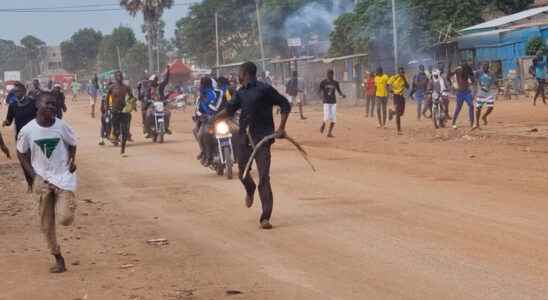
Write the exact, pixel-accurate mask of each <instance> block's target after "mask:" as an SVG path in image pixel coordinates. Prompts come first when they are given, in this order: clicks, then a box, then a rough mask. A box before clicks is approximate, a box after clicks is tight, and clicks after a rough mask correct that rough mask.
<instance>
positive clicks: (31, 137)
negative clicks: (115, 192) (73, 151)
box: [17, 119, 77, 192]
mask: <svg viewBox="0 0 548 300" xmlns="http://www.w3.org/2000/svg"><path fill="white" fill-rule="evenodd" d="M68 146H76V135H75V133H74V130H72V128H71V127H70V126H69V125H68V124H67V123H65V121H63V120H61V119H55V123H54V124H53V125H52V126H51V127H42V126H40V125H38V122H36V119H34V120H32V121H30V122H29V123H28V124H27V125H25V126H24V127H23V128H22V129H21V131H20V132H19V136H18V138H17V151H19V152H20V153H26V152H28V151H30V157H31V164H32V168H33V169H34V171H35V172H36V174H37V175H38V176H40V177H42V178H43V179H44V180H46V181H48V182H49V183H51V184H53V185H55V186H56V187H58V188H60V189H62V190H66V191H71V192H74V191H76V184H77V182H76V174H74V173H71V172H70V171H69V165H68V158H69V152H68Z"/></svg>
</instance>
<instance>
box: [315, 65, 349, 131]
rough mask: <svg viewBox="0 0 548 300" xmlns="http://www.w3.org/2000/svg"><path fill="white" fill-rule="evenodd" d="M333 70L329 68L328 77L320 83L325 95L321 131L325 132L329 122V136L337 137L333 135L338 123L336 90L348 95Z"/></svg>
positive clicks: (343, 95) (340, 93) (342, 95)
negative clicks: (342, 89) (335, 77)
mask: <svg viewBox="0 0 548 300" xmlns="http://www.w3.org/2000/svg"><path fill="white" fill-rule="evenodd" d="M333 77H334V72H333V70H327V79H324V80H323V81H322V82H321V83H320V92H321V93H322V96H323V123H322V126H321V127H320V132H321V133H322V134H323V133H324V131H325V125H326V123H327V122H329V131H328V132H327V137H328V138H332V137H335V136H334V135H333V128H335V123H337V96H336V95H335V92H338V93H339V95H341V97H343V98H346V95H345V94H343V92H342V91H341V87H340V85H339V82H338V81H336V80H335V79H333Z"/></svg>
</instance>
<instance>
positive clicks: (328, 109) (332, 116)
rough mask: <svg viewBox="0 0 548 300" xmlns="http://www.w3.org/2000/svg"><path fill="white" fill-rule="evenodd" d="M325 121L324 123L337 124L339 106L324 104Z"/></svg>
mask: <svg viewBox="0 0 548 300" xmlns="http://www.w3.org/2000/svg"><path fill="white" fill-rule="evenodd" d="M323 120H324V122H328V121H329V122H333V123H336V122H337V104H335V103H324V104H323Z"/></svg>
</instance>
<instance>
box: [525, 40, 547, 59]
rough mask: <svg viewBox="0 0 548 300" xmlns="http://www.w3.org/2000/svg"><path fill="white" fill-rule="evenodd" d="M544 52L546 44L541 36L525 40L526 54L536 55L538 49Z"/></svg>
mask: <svg viewBox="0 0 548 300" xmlns="http://www.w3.org/2000/svg"><path fill="white" fill-rule="evenodd" d="M539 50H540V51H542V52H546V46H545V45H544V41H543V40H542V38H541V37H534V38H532V39H530V40H529V42H527V46H526V52H527V55H531V56H532V55H536V54H537V52H538V51H539Z"/></svg>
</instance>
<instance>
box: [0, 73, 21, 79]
mask: <svg viewBox="0 0 548 300" xmlns="http://www.w3.org/2000/svg"><path fill="white" fill-rule="evenodd" d="M4 81H21V72H19V71H6V72H4Z"/></svg>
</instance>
